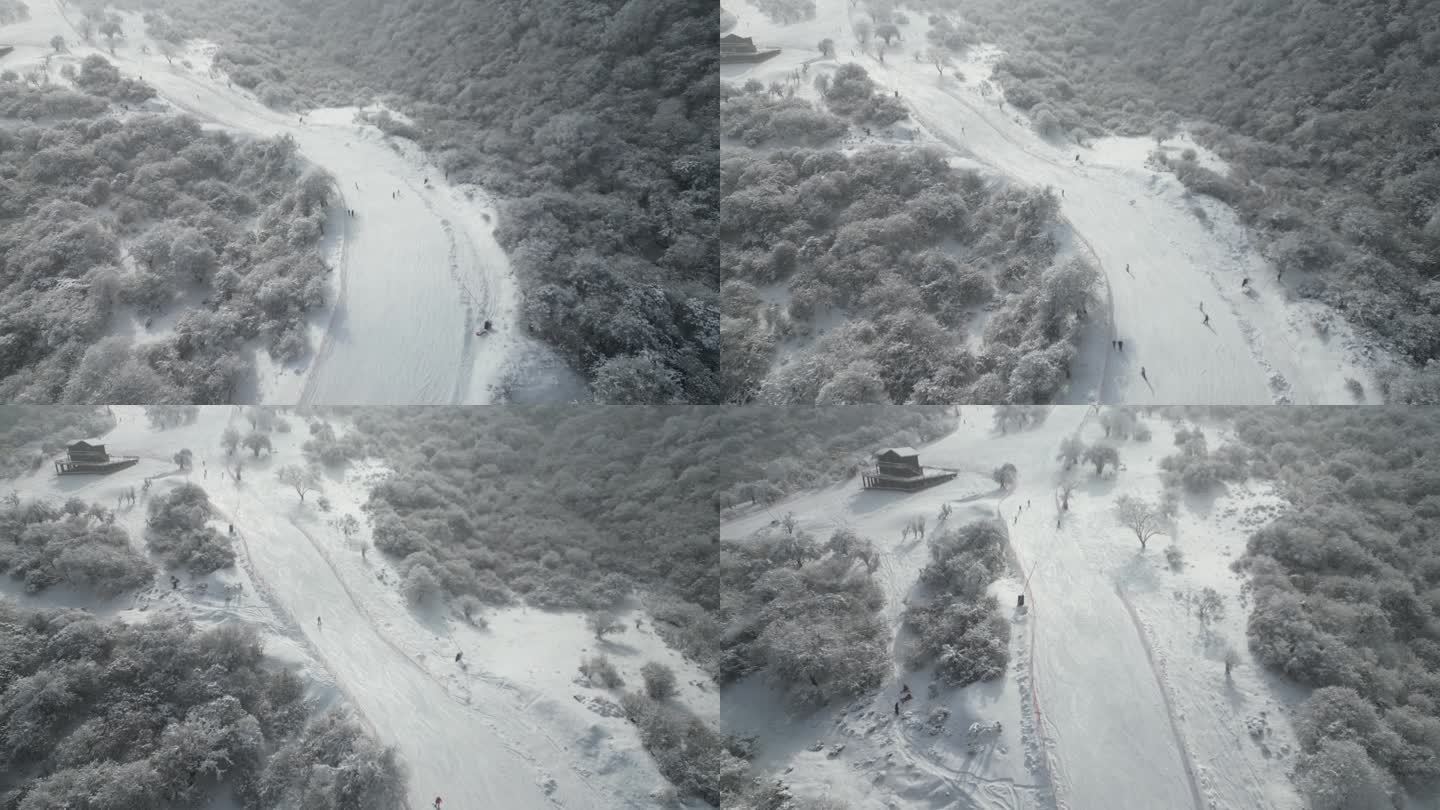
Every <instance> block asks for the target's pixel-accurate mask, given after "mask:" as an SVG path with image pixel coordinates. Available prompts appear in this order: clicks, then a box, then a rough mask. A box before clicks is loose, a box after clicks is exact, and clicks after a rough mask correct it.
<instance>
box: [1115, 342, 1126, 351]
mask: <svg viewBox="0 0 1440 810" xmlns="http://www.w3.org/2000/svg"><path fill="white" fill-rule="evenodd" d="M1115 348H1117V349H1119V350H1120V351H1122V352H1123V351H1125V341H1123V340H1117V341H1115Z"/></svg>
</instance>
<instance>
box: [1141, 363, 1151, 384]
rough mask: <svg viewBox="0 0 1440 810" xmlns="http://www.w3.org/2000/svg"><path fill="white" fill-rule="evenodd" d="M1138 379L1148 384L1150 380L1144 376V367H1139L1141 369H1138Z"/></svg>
mask: <svg viewBox="0 0 1440 810" xmlns="http://www.w3.org/2000/svg"><path fill="white" fill-rule="evenodd" d="M1140 379H1142V380H1144V381H1145V382H1150V378H1149V377H1147V376H1145V367H1144V366H1141V367H1140Z"/></svg>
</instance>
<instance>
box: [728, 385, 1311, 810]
mask: <svg viewBox="0 0 1440 810" xmlns="http://www.w3.org/2000/svg"><path fill="white" fill-rule="evenodd" d="M988 411H989V408H979V407H974V408H965V409H964V414H965V418H964V422H963V423H962V424H961V425H960V426H959V429H958V430H957V432H956V433H954V434H953V435H951V436H949V437H947V438H945V439H942V440H940V441H938V442H935V443H933V444H931V445H928V446H925V447H922V448H920V454H921V460H922V461H923V462H924V463H925V464H933V465H936V466H948V467H954V468H959V469H962V470H965V471H967V472H966V474H962V476H961V477H960V478H958V479H957V480H956V481H954V482H951V483H947V484H943V485H940V486H938V487H935V488H932V489H929V490H924V491H922V492H918V493H913V494H905V493H890V492H865V491H863V490H861V489H860V486H859V482H858V481H852V482H849V483H846V484H842V485H838V486H835V487H831V488H829V489H826V490H823V491H820V492H814V493H807V494H802V495H799V496H797V497H794V498H791V499H789V500H787V501H783V502H781V503H779V504H777V505H775V506H773V507H771V508H770V509H769V510H762V511H760V512H758V513H753V514H747V515H743V516H737V517H734V518H733V519H730V520H727V521H726V522H725V523H723V524H722V529H721V534H722V537H724V538H726V539H734V540H743V539H744V538H747V537H749V536H751V535H752V534H753V533H754V532H755V531H756V530H758V529H760V528H763V527H764V526H766V525H767V524H769V523H770V522H771V521H772V520H774V519H776V517H778V516H780V515H783V514H784V513H786V512H793V513H794V514H795V516H796V517H797V518H798V519H799V522H800V525H801V526H803V527H805V528H807V529H809V530H810V531H812V532H813V533H815V534H816V535H817V536H818V537H819V538H820V539H821V540H824V539H825V538H826V537H828V535H829V532H830V531H831V530H833V529H834V528H837V527H839V526H848V527H850V528H851V529H853V530H855V531H856V532H858V533H859V534H860V535H861V536H862V537H868V538H870V539H872V540H874V541H875V542H876V544H877V545H878V546H879V547H880V549H881V550H882V554H883V556H884V561H883V565H882V566H881V569H880V570H879V571H877V573H876V577H878V578H880V582H881V584H882V586H883V588H884V590H885V592H886V595H887V599H888V604H887V606H886V608H885V615H886V618H887V619H888V620H889V621H890V623H891V624H892V626H894V627H895V631H896V633H897V636H898V635H899V634H900V621H899V613H900V611H901V610H902V609H903V606H904V600H905V599H906V597H907V595H908V593H909V591H910V589H911V588H912V587H913V586H914V584H915V582H916V580H917V578H918V574H919V571H920V569H921V568H922V567H923V566H924V565H925V563H926V562H927V560H928V547H927V546H926V544H925V543H924V542H919V543H917V542H915V541H914V540H913V539H912V540H910V541H908V542H907V541H904V540H903V539H902V536H901V531H902V529H903V528H904V527H905V525H906V524H907V523H908V522H909V521H910V520H911V519H912V518H914V517H916V516H921V517H925V518H926V519H927V520H929V521H930V522H931V524H932V528H931V529H930V531H931V532H932V533H933V532H935V531H937V530H938V529H937V528H934V527H933V524H934V523H935V522H936V519H937V515H938V513H939V510H940V506H941V505H942V504H946V503H949V504H951V505H952V508H954V514H953V515H952V516H951V517H950V518H949V521H950V522H952V523H961V522H967V521H970V520H975V519H979V518H993V517H995V516H996V515H999V516H1000V517H1001V518H1002V519H1003V520H1004V522H1005V523H1006V524H1007V525H1008V527H1009V533H1010V538H1011V546H1012V548H1013V551H1014V565H1015V568H1016V570H1015V571H1012V576H1011V577H1010V578H1008V579H1002V580H1000V581H997V582H996V583H995V585H994V586H993V588H992V592H994V593H996V594H997V595H998V596H999V598H1000V600H1001V604H1002V606H1005V607H1004V609H1005V610H1006V611H1007V613H1008V612H1009V611H1010V610H1011V606H1014V605H1015V603H1016V596H1017V595H1018V594H1020V593H1021V592H1022V591H1023V592H1024V593H1026V594H1028V598H1027V600H1026V602H1027V606H1028V611H1025V612H1023V613H1022V612H1021V611H1018V610H1016V611H1015V612H1014V613H1013V614H1011V615H1010V616H1009V617H1010V618H1011V620H1012V622H1013V623H1014V624H1013V634H1012V644H1011V664H1010V671H1009V674H1008V675H1007V677H1006V678H1005V679H1003V680H1002V681H1000V682H992V683H980V684H976V685H973V686H971V687H967V688H965V689H962V690H958V691H954V690H943V689H942V690H940V691H938V692H937V693H936V694H935V695H927V688H926V687H927V684H928V683H929V680H930V678H929V674H928V671H922V672H918V673H904V672H903V671H901V670H899V668H898V667H897V674H896V676H895V680H894V681H892V682H888V683H886V684H885V685H884V686H883V687H882V689H881V691H880V694H878V695H876V696H871V697H866V698H862V699H859V700H857V701H855V702H854V703H853V704H851V705H850V706H846V707H835V708H833V709H832V710H830V711H829V712H826V713H822V714H821V715H818V716H811V717H800V718H787V717H785V716H784V712H783V710H782V708H781V707H780V704H779V703H778V696H776V695H775V694H773V692H772V690H771V689H770V687H768V686H767V685H765V684H764V683H763V681H760V680H758V679H754V678H752V679H750V680H748V681H745V682H743V683H742V684H740V685H739V686H738V687H737V688H735V689H732V690H727V691H726V692H725V693H724V694H723V695H722V705H723V706H724V714H725V719H726V723H727V725H730V726H731V727H732V730H734V731H737V732H738V731H744V732H747V733H758V734H759V735H760V736H761V749H762V751H761V760H760V764H761V766H762V767H766V768H768V769H772V770H774V771H775V773H776V775H780V774H781V773H783V772H784V771H785V770H786V769H787V768H790V767H792V766H793V767H794V770H793V771H790V772H789V773H788V774H787V775H785V776H783V777H782V778H784V779H785V780H786V781H787V782H789V783H791V784H792V785H794V786H795V788H796V792H797V793H809V794H820V793H825V792H829V793H832V794H834V795H842V796H844V797H846V798H847V799H849V800H850V801H852V803H853V804H854V806H855V807H857V808H865V809H866V810H869V808H877V809H878V808H891V807H901V806H904V807H912V806H914V807H978V808H987V810H988V809H991V808H995V809H998V808H1030V807H1051V808H1070V810H1091V809H1092V808H1094V809H1095V810H1100V809H1101V808H1105V809H1107V810H1109V809H1111V808H1113V809H1114V810H1125V809H1126V808H1133V809H1134V810H1154V808H1196V810H1202V808H1203V809H1204V810H1209V808H1232V807H1233V808H1239V807H1245V808H1274V809H1275V810H1281V809H1282V808H1283V809H1287V810H1288V808H1298V807H1300V806H1301V805H1300V801H1299V799H1298V797H1297V796H1296V794H1295V793H1294V791H1293V789H1292V788H1291V787H1290V784H1289V782H1288V778H1287V776H1286V771H1287V769H1288V767H1289V766H1290V764H1291V761H1290V757H1289V756H1287V754H1289V753H1291V752H1293V750H1294V748H1295V746H1294V742H1293V734H1292V732H1291V731H1290V727H1289V721H1288V719H1287V718H1288V714H1287V712H1286V711H1285V709H1286V708H1287V707H1288V706H1290V705H1293V703H1294V702H1295V701H1296V700H1298V699H1300V698H1301V697H1303V695H1301V694H1300V692H1299V690H1295V689H1293V688H1290V687H1287V686H1285V685H1284V684H1281V683H1278V682H1276V681H1275V680H1274V679H1272V678H1270V677H1269V676H1268V675H1266V674H1265V673H1264V672H1263V671H1262V670H1261V669H1260V668H1259V667H1258V666H1257V665H1255V664H1254V662H1253V661H1252V659H1251V658H1250V655H1249V653H1248V652H1247V651H1246V650H1245V645H1244V641H1243V639H1244V622H1245V618H1244V617H1245V613H1246V610H1245V608H1244V601H1243V599H1244V597H1243V595H1242V592H1241V584H1242V582H1241V580H1240V579H1239V578H1237V577H1236V576H1235V575H1234V574H1232V573H1231V572H1230V571H1229V569H1228V567H1227V566H1228V563H1229V561H1230V559H1233V556H1234V555H1238V554H1239V553H1241V552H1242V551H1243V548H1244V540H1245V537H1246V534H1247V533H1248V531H1250V530H1253V528H1254V526H1255V525H1258V523H1257V522H1258V521H1261V520H1265V519H1268V517H1267V516H1270V515H1272V514H1273V512H1272V510H1273V509H1274V508H1275V504H1276V503H1277V501H1276V499H1275V498H1274V496H1273V495H1271V494H1269V493H1268V492H1267V491H1266V489H1265V488H1264V487H1259V486H1252V487H1249V488H1237V489H1236V490H1235V491H1234V492H1232V493H1230V494H1229V495H1228V496H1225V497H1220V498H1217V499H1215V500H1214V501H1213V502H1209V503H1207V502H1200V501H1195V502H1191V503H1188V504H1187V505H1186V507H1185V508H1184V509H1182V514H1181V516H1180V517H1179V519H1178V528H1177V534H1178V535H1179V538H1178V540H1177V542H1178V544H1179V545H1180V546H1181V548H1182V550H1183V551H1184V552H1185V553H1186V554H1187V555H1188V557H1189V560H1190V562H1189V563H1188V564H1187V565H1186V566H1185V567H1184V568H1183V569H1182V570H1180V571H1178V572H1177V571H1172V570H1170V569H1169V568H1168V567H1167V566H1166V564H1165V559H1164V557H1163V554H1162V550H1163V548H1162V546H1163V543H1165V542H1167V540H1166V539H1165V538H1157V539H1155V540H1154V541H1152V545H1151V546H1150V548H1149V550H1148V551H1146V552H1144V553H1141V552H1140V549H1139V544H1138V543H1137V541H1136V539H1135V537H1134V535H1133V534H1130V533H1129V532H1128V530H1126V529H1124V528H1122V527H1121V526H1120V525H1119V524H1118V523H1117V522H1116V520H1115V518H1114V517H1113V511H1112V510H1113V504H1114V499H1115V497H1117V496H1118V495H1120V494H1133V495H1136V496H1140V497H1144V498H1149V499H1153V498H1155V497H1157V496H1158V494H1159V492H1160V489H1161V483H1160V474H1159V467H1158V462H1159V460H1160V458H1162V457H1163V456H1164V455H1166V454H1167V453H1169V452H1170V447H1169V442H1168V440H1167V437H1168V433H1169V431H1170V427H1169V426H1168V425H1165V424H1163V423H1158V422H1156V423H1151V424H1152V427H1153V429H1154V431H1155V434H1156V439H1155V440H1154V442H1153V443H1139V442H1130V443H1122V444H1121V445H1120V448H1119V450H1120V458H1121V463H1122V464H1123V465H1124V469H1122V470H1121V471H1119V472H1118V474H1116V475H1114V476H1113V477H1104V478H1096V477H1094V476H1093V469H1092V470H1090V471H1088V472H1086V474H1085V475H1084V476H1083V478H1082V483H1081V485H1080V487H1079V489H1077V490H1076V491H1075V493H1074V495H1073V497H1072V500H1071V506H1070V510H1069V512H1067V513H1066V514H1065V515H1064V518H1063V520H1061V521H1060V523H1059V525H1058V526H1057V518H1058V516H1059V509H1058V507H1057V503H1056V501H1055V493H1056V491H1055V482H1056V480H1057V478H1058V475H1059V462H1057V461H1056V459H1055V455H1056V451H1057V448H1058V446H1059V443H1060V440H1061V439H1062V438H1063V437H1066V436H1069V435H1073V434H1075V433H1077V432H1078V433H1079V434H1080V435H1081V436H1082V438H1083V439H1084V440H1085V441H1086V442H1087V443H1090V442H1094V441H1096V440H1097V439H1099V438H1101V437H1102V435H1103V431H1102V429H1101V428H1100V427H1099V425H1098V424H1097V423H1096V420H1095V419H1094V417H1093V415H1092V413H1091V409H1089V408H1086V407H1084V406H1073V407H1062V408H1057V409H1056V410H1055V412H1054V413H1053V414H1052V415H1051V416H1050V417H1049V419H1048V421H1047V422H1046V423H1045V424H1044V425H1042V426H1040V427H1038V428H1035V429H1031V430H1026V431H1021V432H1013V431H1012V432H1011V433H1010V435H1008V436H998V435H992V433H991V431H990V419H989V414H988ZM1211 436H1212V442H1211V446H1212V447H1213V446H1214V445H1215V444H1216V442H1215V441H1214V437H1215V433H1214V432H1212V433H1211ZM1005 463H1012V464H1014V465H1016V467H1017V468H1018V469H1019V482H1018V484H1017V486H1016V488H1015V489H1014V490H1013V491H1012V492H1010V493H1008V494H1005V493H1001V492H1000V491H998V490H997V489H996V487H995V486H994V484H993V482H990V481H989V480H988V476H989V471H990V470H993V469H994V468H996V467H999V466H1000V465H1002V464H1005ZM1025 578H1028V582H1025V581H1023V580H1024V579H1025ZM1204 587H1213V588H1215V589H1216V590H1217V591H1218V592H1219V593H1220V594H1221V595H1222V597H1224V598H1225V600H1226V603H1227V611H1226V615H1225V617H1224V618H1223V620H1220V621H1217V622H1212V623H1211V624H1210V626H1209V627H1208V628H1207V627H1205V626H1202V624H1201V623H1200V622H1199V621H1198V619H1196V618H1195V616H1193V615H1192V612H1191V611H1190V609H1189V608H1188V603H1187V602H1183V601H1180V600H1178V599H1177V597H1176V594H1188V593H1198V592H1199V591H1200V590H1201V589H1202V588H1204ZM1224 641H1229V642H1232V643H1233V644H1234V646H1235V647H1236V648H1237V650H1238V651H1239V653H1240V656H1241V660H1242V663H1241V665H1240V666H1239V667H1238V668H1237V669H1236V670H1235V672H1234V674H1233V676H1232V677H1231V678H1230V679H1228V680H1227V679H1226V677H1225V675H1224V667H1223V664H1222V663H1221V661H1220V659H1219V655H1218V654H1217V650H1218V648H1219V646H1220V645H1221V643H1223V642H1224ZM902 679H903V680H906V681H908V682H909V684H910V686H911V688H912V689H913V690H914V693H915V695H916V700H915V701H914V702H913V703H911V704H907V708H906V712H904V713H903V714H902V716H901V717H900V718H899V719H898V720H896V719H895V718H894V717H893V713H892V704H893V703H894V702H895V700H896V699H897V697H896V696H897V693H898V691H899V687H900V683H899V681H900V680H902ZM942 705H943V706H944V707H945V708H947V709H949V710H950V719H949V720H948V722H946V723H945V724H944V725H943V730H941V731H940V732H939V733H937V734H932V733H931V732H930V730H927V729H926V727H925V721H926V719H927V718H928V717H929V715H930V713H931V712H932V711H933V710H934V709H936V708H937V707H940V706H942ZM997 721H998V722H1000V723H1001V727H1002V728H1001V732H1000V733H999V734H998V735H993V736H985V737H982V738H981V739H980V740H979V745H978V748H977V753H975V754H967V752H966V747H967V744H968V742H969V739H968V728H969V724H970V723H972V722H979V723H982V724H983V723H992V722H997ZM1252 726H1253V727H1262V726H1263V727H1266V728H1268V732H1266V733H1264V734H1262V735H1261V737H1260V738H1258V739H1257V738H1252V737H1251V736H1249V730H1250V728H1251V727H1252ZM817 743H818V744H820V745H823V746H825V747H827V748H832V747H833V746H834V745H837V744H841V745H844V746H845V749H844V750H843V751H842V752H841V753H840V754H839V755H837V756H834V757H830V756H827V755H826V754H825V753H821V752H813V751H811V750H810V749H811V748H812V746H814V745H815V744H817Z"/></svg>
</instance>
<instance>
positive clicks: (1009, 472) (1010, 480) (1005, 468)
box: [990, 462, 1020, 492]
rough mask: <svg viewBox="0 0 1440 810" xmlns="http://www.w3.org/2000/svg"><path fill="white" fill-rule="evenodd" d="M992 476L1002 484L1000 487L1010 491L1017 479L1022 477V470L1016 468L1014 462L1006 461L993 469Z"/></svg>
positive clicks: (996, 481)
mask: <svg viewBox="0 0 1440 810" xmlns="http://www.w3.org/2000/svg"><path fill="white" fill-rule="evenodd" d="M990 477H991V478H992V479H994V480H995V483H997V484H999V485H1000V489H1002V490H1005V491H1007V492H1008V491H1009V490H1010V489H1012V488H1013V487H1014V486H1015V482H1016V480H1018V479H1019V477H1020V471H1019V470H1017V469H1015V465H1014V464H1011V463H1009V462H1006V463H1004V464H1001V465H1000V466H999V467H996V468H995V469H994V470H993V471H991V473H990Z"/></svg>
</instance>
